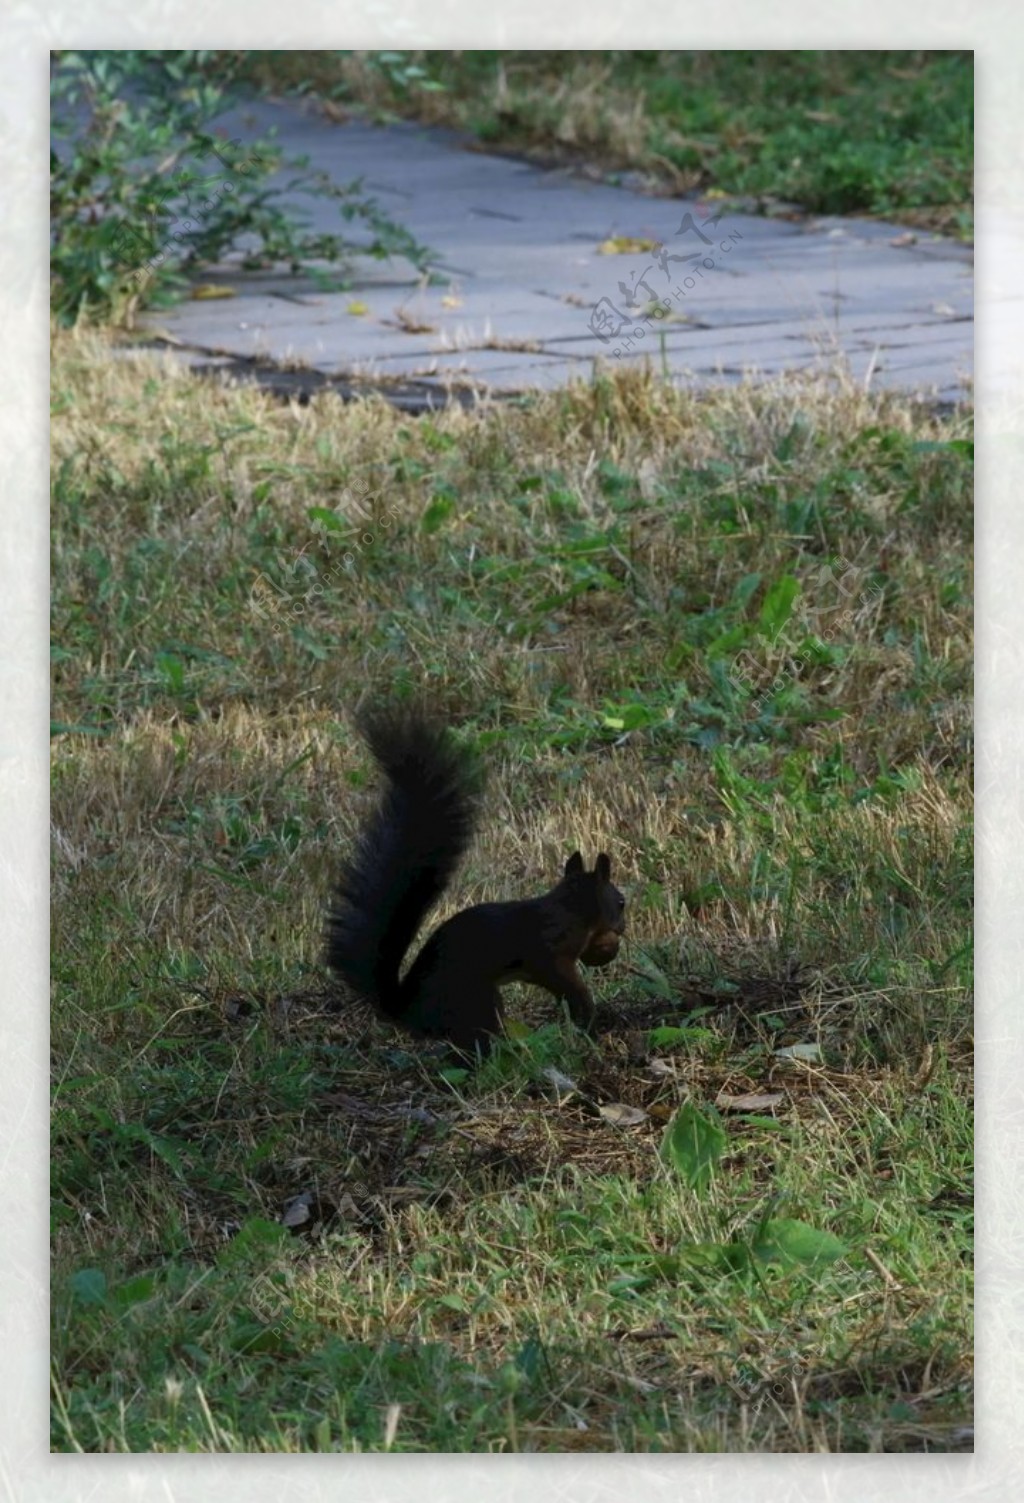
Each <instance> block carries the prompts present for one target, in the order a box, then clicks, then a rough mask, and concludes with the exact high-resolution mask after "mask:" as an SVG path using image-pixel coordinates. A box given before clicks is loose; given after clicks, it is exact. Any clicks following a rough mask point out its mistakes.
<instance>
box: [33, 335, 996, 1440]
mask: <svg viewBox="0 0 1024 1503" xmlns="http://www.w3.org/2000/svg"><path fill="white" fill-rule="evenodd" d="M52 400H53V412H54V418H53V489H54V500H53V552H54V558H53V572H54V634H53V639H54V669H53V678H54V683H53V714H54V721H55V736H54V759H53V803H52V818H53V830H54V850H53V925H52V942H53V990H54V1003H53V1024H52V1040H53V1050H54V1060H55V1086H54V1125H53V1146H52V1197H53V1199H52V1216H53V1247H54V1251H53V1328H54V1329H53V1378H54V1418H53V1441H52V1443H53V1446H54V1447H55V1448H56V1449H58V1450H71V1449H78V1448H80V1449H82V1450H85V1451H97V1450H107V1449H113V1450H134V1451H151V1450H161V1451H162V1450H175V1449H183V1450H198V1451H221V1450H235V1449H238V1450H269V1451H306V1450H315V1449H319V1450H331V1449H338V1450H345V1451H351V1450H367V1451H375V1450H381V1449H385V1448H389V1447H390V1448H392V1449H396V1450H413V1451H415V1450H420V1451H424V1450H426V1451H430V1450H440V1451H448V1450H452V1451H491V1450H494V1451H499V1450H505V1451H511V1450H536V1451H564V1450H598V1451H612V1450H636V1451H651V1450H697V1451H699V1450H707V1451H729V1450H737V1451H757V1450H796V1451H842V1450H858V1451H879V1450H890V1451H892V1450H904V1451H906V1450H922V1449H926V1450H949V1449H962V1448H963V1446H964V1444H965V1441H964V1439H963V1427H964V1426H965V1425H967V1424H968V1423H969V1421H970V1413H971V1409H970V1402H971V1401H970V1382H971V1367H972V1362H971V1282H970V1260H971V1251H972V1234H971V1200H970V1183H971V1180H970V1175H971V1156H972V1130H971V1090H972V1062H971V1034H972V1014H971V1006H970V984H971V969H970V967H971V877H970V872H971V865H970V860H971V858H970V849H971V847H970V825H971V816H970V740H969V734H970V712H969V695H970V629H971V620H970V589H971V583H970V539H971V493H972V479H973V476H972V453H973V449H972V444H971V427H970V414H969V413H968V412H962V413H958V414H957V415H955V416H953V417H950V418H940V417H938V416H936V415H934V414H930V413H929V412H928V411H927V410H926V409H924V408H917V407H913V406H910V405H908V404H907V403H906V402H905V401H902V400H900V399H897V398H895V397H884V396H867V395H865V394H864V393H862V392H861V391H860V390H858V389H855V388H853V387H852V386H851V387H849V388H845V387H842V386H840V387H839V388H836V387H834V386H832V387H826V386H825V385H820V386H818V385H812V384H807V383H802V382H793V383H790V384H788V385H786V386H780V387H764V388H760V389H757V388H748V387H740V388H737V389H735V390H732V391H719V392H715V393H712V394H709V395H707V396H704V397H696V396H694V395H690V394H680V393H677V392H673V391H671V390H669V389H667V388H665V387H663V386H662V385H660V384H659V383H658V382H657V381H656V380H654V379H653V378H651V377H649V376H635V375H618V376H617V377H616V378H615V379H614V380H602V381H599V382H598V383H597V384H596V385H595V386H593V387H592V388H591V387H585V388H578V389H574V390H571V391H568V392H563V393H556V394H552V395H550V396H544V397H539V398H537V399H536V400H535V401H532V402H529V403H526V404H522V405H517V406H505V407H496V408H493V409H482V410H480V411H478V412H463V411H450V412H445V413H443V414H435V415H432V416H430V417H424V418H420V419H417V420H410V419H408V418H405V417H403V416H401V415H400V414H398V413H396V412H394V411H393V410H392V409H390V408H388V407H387V406H385V404H384V403H383V402H381V401H380V400H378V399H372V400H370V401H367V402H364V403H357V404H352V405H349V406H343V405H341V404H339V403H338V402H337V401H336V400H335V399H334V398H332V397H320V398H317V399H315V400H314V401H313V402H312V403H311V404H310V405H309V407H308V408H300V407H298V406H295V405H279V404H277V403H276V402H275V401H273V400H272V399H271V398H269V397H267V396H266V395H263V394H261V393H259V392H257V391H255V390H252V389H243V388H232V389H221V388H219V387H217V386H215V385H212V384H209V383H204V382H202V381H200V380H198V379H195V378H192V377H190V376H185V375H183V374H181V373H180V372H177V371H175V370H173V369H172V368H170V367H164V366H161V365H160V364H158V363H156V362H155V361H152V360H148V359H144V360H139V361H134V360H133V361H125V360H123V359H122V360H113V359H111V358H109V357H108V355H107V351H106V346H105V344H104V342H103V340H102V338H101V337H100V336H98V335H92V334H88V333H86V332H85V331H79V332H77V333H75V332H66V331H65V332H60V333H58V334H57V335H55V339H54V346H53V359H52ZM357 502H358V503H359V507H360V510H359V511H358V512H357V510H356V503H357ZM425 683H429V685H430V692H431V694H432V696H433V697H434V699H435V700H436V702H437V704H438V705H439V706H440V707H442V708H443V709H444V710H445V711H446V712H447V713H448V714H450V716H451V718H452V720H453V721H454V722H456V723H458V724H459V725H460V726H461V728H462V733H463V734H464V735H466V736H467V737H469V738H471V739H472V740H474V741H475V742H476V744H477V745H478V747H479V749H480V752H481V755H482V756H483V757H484V758H485V759H486V761H487V764H488V768H489V772H490V785H491V789H492V798H493V802H492V805H491V809H490V814H489V817H488V819H487V821H486V824H485V828H484V830H483V831H482V833H481V837H480V839H479V840H478V842H477V844H476V846H475V847H474V850H473V851H472V853H471V855H470V857H469V859H468V861H467V863H466V865H465V868H464V870H463V871H462V872H461V873H460V874H459V877H458V878H457V880H456V883H455V887H454V890H453V891H452V893H451V895H450V902H449V903H448V904H447V905H446V906H445V908H444V909H443V912H445V913H446V912H450V911H452V910H453V909H454V908H456V907H458V906H461V905H463V904H465V903H466V902H469V901H474V900H477V899H480V898H484V897H491V896H506V897H513V896H520V895H525V894H528V893H536V892H538V891H540V890H541V889H542V888H543V887H544V886H546V885H548V884H549V883H550V881H551V880H552V877H553V875H554V873H555V872H556V871H557V869H558V868H559V866H560V864H561V862H562V861H563V860H564V858H565V855H566V854H567V853H568V852H569V851H571V850H572V849H574V848H576V847H577V846H579V847H581V848H582V849H583V851H584V853H585V854H586V855H587V856H588V857H592V854H593V853H594V852H595V851H596V850H599V849H600V850H608V851H609V852H610V853H611V857H612V861H613V865H614V867H615V870H616V877H617V880H619V881H620V882H621V884H622V885H623V886H624V888H625V889H626V891H627V895H628V899H629V903H630V909H629V923H630V928H629V934H628V937H627V945H626V946H625V947H624V950H623V952H622V954H621V955H620V957H619V959H618V960H617V962H616V963H615V964H614V965H613V966H611V967H609V968H607V969H605V970H602V971H600V972H596V973H594V981H595V990H596V994H597V996H598V1002H599V1021H598V1030H597V1037H596V1042H595V1043H593V1044H592V1043H590V1042H588V1041H587V1040H586V1039H584V1038H583V1037H582V1036H580V1035H579V1034H577V1033H575V1032H574V1031H573V1030H572V1028H571V1027H570V1026H569V1025H568V1024H567V1023H565V1022H564V1021H563V1020H560V1019H559V1018H557V1017H556V1016H555V1015H554V1011H553V1008H552V1006H551V1005H550V1003H549V1002H548V1001H547V1000H546V999H544V998H543V997H542V996H541V995H540V994H537V993H533V992H524V993H523V994H522V995H516V994H515V993H514V992H513V993H510V994H509V1010H510V1014H511V1016H512V1017H513V1018H514V1019H515V1020H516V1024H517V1025H518V1026H516V1027H515V1028H514V1029H513V1030H512V1032H513V1035H514V1036H513V1037H512V1038H511V1040H510V1041H509V1043H508V1044H507V1045H506V1046H504V1047H503V1048H502V1049H500V1050H499V1051H498V1052H497V1054H496V1056H495V1058H493V1059H492V1060H491V1061H489V1062H488V1063H487V1065H486V1066H485V1067H484V1068H483V1069H481V1070H480V1071H479V1072H476V1073H475V1074H467V1073H466V1072H464V1071H452V1070H450V1069H446V1068H445V1065H444V1061H443V1060H441V1059H439V1058H438V1057H437V1056H436V1055H434V1054H433V1053H432V1052H431V1051H430V1050H429V1049H425V1048H422V1047H420V1046H418V1045H416V1044H415V1043H413V1042H411V1041H409V1040H407V1039H404V1038H402V1037H400V1036H399V1035H397V1034H394V1033H392V1032H390V1031H389V1030H388V1029H386V1028H385V1027H383V1026H382V1025H379V1024H377V1023H376V1022H375V1021H374V1020H373V1019H372V1018H371V1017H370V1016H369V1015H368V1014H367V1013H366V1012H365V1011H364V1010H363V1009H361V1008H357V1007H355V1006H346V1007H344V1008H343V1009H342V1011H341V1012H339V1013H333V1012H330V1011H329V1010H328V1007H327V1004H328V1003H329V1001H330V1000H331V992H330V988H329V985H328V983H327V981H326V978H325V977H324V974H323V970H322V967H321V960H320V933H321V924H322V914H323V908H324V902H325V897H326V893H327V889H328V885H329V882H330V877H331V873H332V871H333V869H334V866H335V863H336V861H337V858H338V855H339V853H340V852H341V851H342V850H343V849H344V847H345V845H346V842H347V841H348V840H350V839H351V837H352V834H353V832H354V831H355V829H356V828H357V827H358V824H359V822H360V819H361V818H362V816H363V814H364V812H365V809H366V807H367V800H368V799H369V798H370V797H371V796H372V789H371V788H370V785H369V783H368V766H367V758H366V755H365V753H364V751H363V750H362V748H361V747H360V745H359V744H358V741H357V740H356V739H355V738H354V736H353V735H352V732H351V730H350V727H349V721H348V710H349V709H350V708H351V707H352V706H353V705H354V704H355V702H356V701H357V700H358V699H359V697H360V696H361V695H363V694H364V693H366V692H370V691H379V692H384V691H387V692H395V691H398V692H400V691H401V690H402V689H403V688H408V689H415V688H417V687H420V686H422V685H423V684H425ZM793 1045H797V1046H803V1057H802V1058H801V1057H800V1055H799V1053H798V1055H797V1057H795V1058H794V1057H792V1056H786V1055H785V1054H781V1055H780V1054H779V1052H778V1051H780V1050H783V1051H785V1050H786V1049H789V1048H791V1047H792V1046H793ZM807 1046H815V1047H813V1048H811V1050H810V1054H809V1055H808V1050H807ZM552 1066H553V1067H555V1068H556V1069H557V1070H558V1071H560V1072H561V1074H562V1075H563V1076H567V1077H569V1079H570V1080H571V1082H572V1083H573V1084H572V1085H571V1086H569V1085H564V1086H563V1087H562V1088H561V1089H558V1088H557V1087H556V1085H555V1084H554V1083H553V1081H552V1077H551V1075H550V1069H551V1067H552ZM750 1093H754V1094H756V1095H760V1096H769V1097H774V1098H776V1099H775V1100H774V1101H769V1102H768V1103H763V1102H762V1103H754V1104H751V1103H747V1104H746V1105H745V1106H744V1104H743V1103H742V1102H741V1103H740V1104H739V1105H737V1104H736V1103H735V1101H733V1102H730V1101H729V1100H727V1099H726V1098H736V1097H743V1096H745V1095H748V1094H750ZM687 1103H689V1104H690V1105H691V1106H692V1107H694V1108H696V1109H697V1110H698V1111H699V1113H700V1119H701V1120H702V1121H703V1122H704V1123H705V1124H707V1125H706V1127H705V1128H704V1129H702V1131H706V1132H707V1133H708V1134H709V1135H710V1136H709V1141H711V1142H713V1143H715V1144H717V1147H716V1149H715V1155H713V1156H714V1157H716V1158H717V1163H716V1166H715V1169H714V1172H713V1173H711V1174H710V1177H709V1178H707V1179H703V1178H701V1177H700V1176H699V1175H697V1176H691V1175H690V1174H689V1173H688V1171H687V1168H686V1165H685V1163H682V1164H681V1163H680V1162H673V1161H671V1159H669V1158H666V1157H665V1156H664V1154H663V1153H662V1151H661V1145H662V1140H663V1138H664V1137H665V1135H666V1132H667V1131H668V1129H669V1124H670V1123H671V1122H672V1121H673V1120H678V1119H677V1117H676V1114H677V1113H678V1111H679V1110H680V1108H682V1107H684V1106H685V1105H686V1104H687ZM716 1103H717V1106H716ZM617 1105H621V1106H626V1107H630V1108H632V1109H633V1113H632V1116H633V1117H634V1118H635V1121H633V1122H632V1123H623V1122H622V1121H621V1120H616V1116H617V1114H616V1113H615V1112H612V1111H609V1110H608V1108H609V1107H614V1106H617ZM602 1109H604V1110H602ZM638 1114H639V1115H638ZM684 1120H685V1119H684ZM723 1135H724V1136H723ZM302 1197H305V1199H304V1200H301V1198H302ZM296 1202H298V1203H299V1204H298V1205H296ZM289 1206H290V1207H291V1212H290V1213H288V1214H286V1208H288V1207H289ZM302 1206H305V1210H303V1209H302ZM286 1222H287V1223H290V1224H285V1223H286ZM785 1222H798V1223H800V1224H801V1226H802V1227H803V1228H804V1230H803V1231H802V1232H800V1233H799V1236H800V1238H801V1239H803V1245H804V1247H805V1253H806V1256H804V1257H802V1258H800V1257H797V1258H794V1259H789V1260H783V1261H780V1260H779V1259H778V1258H776V1257H775V1256H774V1255H771V1254H770V1252H769V1244H770V1243H772V1241H773V1239H774V1240H775V1241H777V1240H778V1238H779V1237H780V1236H783V1233H782V1232H780V1231H779V1230H778V1223H785ZM769 1224H771V1226H774V1227H775V1230H771V1226H769ZM766 1227H768V1228H769V1229H768V1230H766ZM832 1239H835V1240H834V1241H833V1240H832ZM807 1248H809V1249H810V1252H809V1253H808V1252H807ZM815 1248H817V1249H818V1250H819V1251H820V1250H821V1249H823V1248H831V1249H832V1252H831V1253H830V1254H829V1256H828V1257H824V1256H821V1257H817V1256H816V1255H814V1249H815Z"/></svg>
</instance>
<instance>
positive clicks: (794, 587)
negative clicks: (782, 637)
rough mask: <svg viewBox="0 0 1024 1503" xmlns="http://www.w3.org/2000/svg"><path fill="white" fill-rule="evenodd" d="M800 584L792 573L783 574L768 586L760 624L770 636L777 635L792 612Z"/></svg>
mask: <svg viewBox="0 0 1024 1503" xmlns="http://www.w3.org/2000/svg"><path fill="white" fill-rule="evenodd" d="M799 593H800V586H799V584H798V583H797V581H796V580H795V579H794V578H793V576H792V574H783V576H782V578H781V579H777V580H776V581H775V583H774V584H773V585H771V586H770V587H769V590H768V593H767V595H766V596H765V597H764V601H763V603H762V605H761V616H760V620H761V625H762V627H763V628H764V630H765V631H766V632H767V634H768V635H769V636H770V637H777V636H778V634H779V632H780V631H781V630H782V628H783V627H784V626H785V624H786V622H787V621H788V620H789V618H790V616H791V615H792V614H793V602H794V601H795V600H796V597H797V596H798V595H799Z"/></svg>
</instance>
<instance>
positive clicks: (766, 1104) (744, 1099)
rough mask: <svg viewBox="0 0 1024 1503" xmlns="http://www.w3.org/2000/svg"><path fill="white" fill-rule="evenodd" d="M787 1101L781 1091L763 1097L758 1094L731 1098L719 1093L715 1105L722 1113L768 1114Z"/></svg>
mask: <svg viewBox="0 0 1024 1503" xmlns="http://www.w3.org/2000/svg"><path fill="white" fill-rule="evenodd" d="M785 1099H786V1098H785V1095H784V1094H783V1093H782V1092H781V1091H775V1092H770V1093H766V1094H765V1095H763V1096H758V1095H756V1094H751V1095H749V1096H730V1095H729V1094H728V1093H727V1092H726V1091H719V1093H718V1095H717V1096H716V1098H715V1105H716V1106H717V1107H718V1110H719V1111H720V1112H767V1111H770V1110H771V1108H772V1107H773V1106H781V1105H782V1103H783V1102H784V1101H785Z"/></svg>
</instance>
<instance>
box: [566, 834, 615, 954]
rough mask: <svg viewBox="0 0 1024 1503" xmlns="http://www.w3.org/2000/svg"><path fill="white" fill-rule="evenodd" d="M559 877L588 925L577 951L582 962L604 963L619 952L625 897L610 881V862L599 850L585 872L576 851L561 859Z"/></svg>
mask: <svg viewBox="0 0 1024 1503" xmlns="http://www.w3.org/2000/svg"><path fill="white" fill-rule="evenodd" d="M562 881H563V883H564V884H565V886H566V887H567V888H568V889H569V891H570V892H571V894H572V897H573V903H574V906H576V907H577V909H578V911H581V912H582V916H583V917H584V920H585V922H587V923H588V924H589V925H592V929H591V933H590V936H589V938H588V940H587V943H586V946H585V947H584V949H583V950H582V951H581V952H580V960H581V961H582V962H583V964H584V965H591V966H601V965H608V964H609V962H611V961H613V960H614V959H615V957H616V955H617V954H618V953H619V945H620V944H621V942H622V935H623V934H624V933H625V929H626V899H625V898H624V897H623V896H622V893H621V892H620V891H619V889H618V888H617V887H616V886H615V884H614V883H613V881H612V864H611V861H610V860H609V859H608V857H607V856H606V855H605V854H604V852H603V851H602V852H601V854H600V856H598V858H597V860H596V861H595V862H594V870H593V871H592V872H588V871H587V868H586V866H585V865H584V862H583V857H582V856H581V855H580V853H579V851H573V853H572V855H571V856H570V857H569V859H568V861H567V862H566V863H565V871H564V872H563V874H562Z"/></svg>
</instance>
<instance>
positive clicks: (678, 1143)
mask: <svg viewBox="0 0 1024 1503" xmlns="http://www.w3.org/2000/svg"><path fill="white" fill-rule="evenodd" d="M725 1142H726V1138H725V1130H724V1128H723V1127H722V1126H721V1124H720V1123H719V1122H717V1121H715V1120H714V1119H712V1118H711V1117H706V1116H705V1115H704V1114H703V1113H702V1112H699V1111H698V1110H697V1108H696V1107H695V1106H692V1105H690V1104H689V1103H687V1104H686V1105H685V1106H682V1107H680V1109H679V1111H678V1112H676V1114H675V1116H674V1117H673V1118H672V1121H671V1122H670V1123H669V1125H668V1127H667V1128H666V1129H665V1136H664V1138H663V1139H662V1144H661V1153H662V1157H663V1158H664V1159H665V1160H666V1162H667V1163H669V1164H671V1165H672V1167H673V1169H675V1170H676V1172H677V1174H680V1175H682V1177H683V1179H684V1180H685V1181H686V1183H687V1184H688V1185H689V1187H690V1189H691V1190H696V1191H697V1192H698V1194H699V1193H700V1192H701V1191H703V1190H705V1189H706V1188H707V1186H708V1184H709V1183H710V1181H711V1176H712V1175H713V1173H714V1171H715V1167H716V1165H717V1164H718V1161H719V1159H720V1158H721V1157H722V1153H723V1151H724V1149H725Z"/></svg>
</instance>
